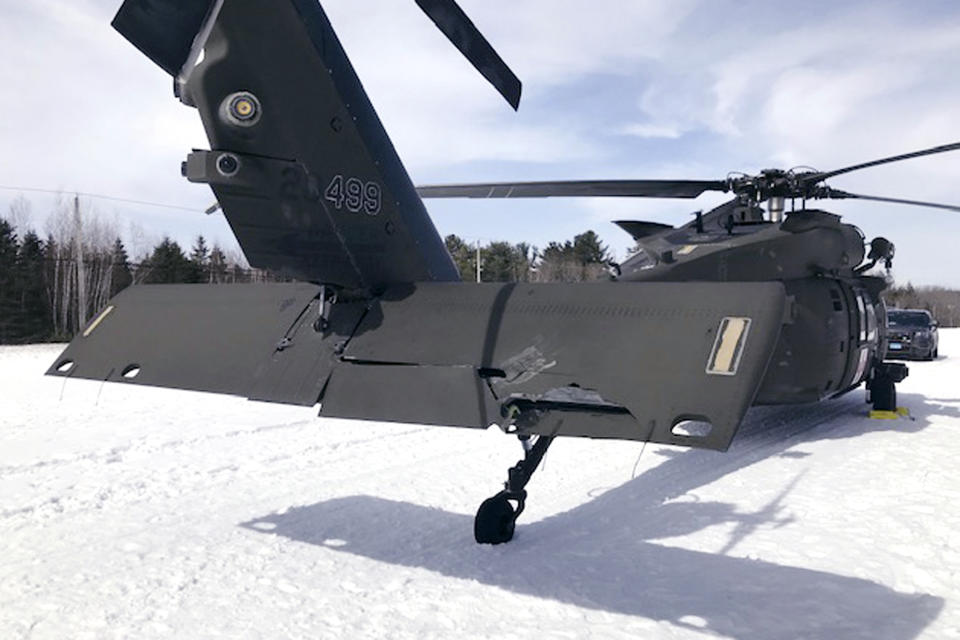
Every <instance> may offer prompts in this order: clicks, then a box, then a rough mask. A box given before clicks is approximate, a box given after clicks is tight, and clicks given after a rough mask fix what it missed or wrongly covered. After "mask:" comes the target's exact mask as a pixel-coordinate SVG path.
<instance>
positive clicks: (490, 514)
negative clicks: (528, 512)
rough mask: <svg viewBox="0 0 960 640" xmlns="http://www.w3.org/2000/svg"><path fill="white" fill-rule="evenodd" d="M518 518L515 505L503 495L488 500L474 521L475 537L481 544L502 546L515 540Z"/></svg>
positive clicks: (478, 510) (478, 511)
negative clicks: (514, 509)
mask: <svg viewBox="0 0 960 640" xmlns="http://www.w3.org/2000/svg"><path fill="white" fill-rule="evenodd" d="M516 522H517V518H516V515H515V514H514V511H513V505H512V504H511V503H510V501H509V500H507V497H506V496H505V495H502V494H497V495H495V496H493V497H492V498H487V499H486V500H484V501H483V503H482V504H481V505H480V508H479V509H477V516H476V518H474V520H473V537H474V539H476V541H477V542H479V543H480V544H501V543H503V542H509V541H510V540H511V539H513V530H514V527H515V525H516Z"/></svg>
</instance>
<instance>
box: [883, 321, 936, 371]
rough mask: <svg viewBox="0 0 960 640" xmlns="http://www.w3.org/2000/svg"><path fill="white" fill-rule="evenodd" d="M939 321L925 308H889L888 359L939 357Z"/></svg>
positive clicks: (930, 358)
mask: <svg viewBox="0 0 960 640" xmlns="http://www.w3.org/2000/svg"><path fill="white" fill-rule="evenodd" d="M937 326H938V325H937V321H936V320H934V319H933V317H932V316H931V315H930V312H929V311H926V310H924V309H888V310H887V359H890V358H914V359H917V360H933V359H934V358H936V357H937V347H938V346H939V344H940V336H939V334H938V332H937Z"/></svg>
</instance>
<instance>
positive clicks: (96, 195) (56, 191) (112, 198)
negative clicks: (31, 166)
mask: <svg viewBox="0 0 960 640" xmlns="http://www.w3.org/2000/svg"><path fill="white" fill-rule="evenodd" d="M0 190H3V191H25V192H28V193H48V194H53V195H76V196H81V197H84V198H94V199H97V200H109V201H111V202H123V203H126V204H139V205H143V206H146V207H160V208H163V209H177V210H180V211H190V212H192V213H203V212H204V211H203V209H197V208H194V207H182V206H180V205H176V204H166V203H163V202H149V201H147V200H134V199H132V198H120V197H117V196H107V195H103V194H99V193H84V192H82V191H64V190H63V189H38V188H35V187H11V186H6V185H0Z"/></svg>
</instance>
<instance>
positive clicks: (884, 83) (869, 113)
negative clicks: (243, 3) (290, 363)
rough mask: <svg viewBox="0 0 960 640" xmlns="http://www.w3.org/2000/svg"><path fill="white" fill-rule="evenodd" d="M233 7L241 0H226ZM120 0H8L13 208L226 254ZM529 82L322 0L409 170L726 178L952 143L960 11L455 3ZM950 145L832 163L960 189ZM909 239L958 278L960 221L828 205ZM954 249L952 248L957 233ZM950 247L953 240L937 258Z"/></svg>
mask: <svg viewBox="0 0 960 640" xmlns="http://www.w3.org/2000/svg"><path fill="white" fill-rule="evenodd" d="M228 1H229V0H228ZM119 4H120V3H119V0H32V1H31V2H29V3H24V2H15V1H14V0H0V60H3V63H2V64H0V83H2V86H3V87H4V89H5V90H4V92H3V96H4V99H3V100H0V149H2V151H3V152H2V153H0V186H4V187H16V188H18V189H19V191H18V190H17V189H13V190H9V189H0V213H4V212H7V211H8V209H9V206H10V203H11V202H12V201H13V199H14V198H16V197H18V195H19V194H20V193H22V194H23V196H24V197H26V198H28V199H29V201H30V203H31V213H30V215H29V217H28V218H27V219H26V221H25V223H26V224H25V226H26V225H29V226H32V227H34V228H36V229H37V230H38V231H40V232H41V233H44V232H45V225H46V224H47V223H46V217H47V215H48V212H49V211H50V210H51V209H52V208H53V206H54V197H53V196H48V195H43V194H37V193H32V192H25V191H22V190H23V189H26V188H39V189H52V190H62V191H63V192H65V193H74V192H83V193H94V194H104V195H110V196H114V197H121V198H130V199H134V200H141V201H149V202H157V203H163V204H167V205H173V206H177V207H183V208H184V210H178V209H172V208H159V207H148V206H142V205H131V204H120V203H117V202H113V201H108V200H102V199H89V198H87V199H84V200H83V202H84V205H85V206H88V207H91V208H92V209H93V210H94V211H96V212H97V213H98V215H100V216H101V217H102V218H103V219H106V220H113V221H116V223H117V225H118V228H121V229H122V230H123V233H124V236H125V240H126V242H127V243H128V246H129V248H130V249H131V252H132V253H134V254H136V253H139V252H142V251H144V250H147V249H149V247H150V246H151V245H152V243H155V242H156V241H157V240H159V239H160V238H162V237H163V236H164V235H170V236H171V237H173V238H174V239H176V240H178V241H179V242H181V244H183V245H190V244H191V243H192V240H193V238H195V237H196V235H197V234H201V233H202V234H203V235H204V236H205V237H206V238H207V239H208V241H211V242H216V243H219V244H220V245H222V246H224V247H227V248H231V247H236V244H235V241H234V240H233V237H232V234H231V233H230V230H229V228H228V226H227V224H226V221H225V220H224V218H223V216H222V214H219V213H218V214H214V215H211V216H207V215H204V214H203V213H202V210H203V209H205V208H206V207H207V206H208V205H210V204H211V203H212V202H213V195H212V193H211V192H210V190H209V188H208V187H206V186H205V185H195V184H190V183H188V182H187V181H186V180H185V179H183V178H182V177H181V176H180V170H179V168H180V162H181V161H182V160H183V159H184V158H185V157H186V154H187V153H188V152H189V151H190V150H191V149H193V148H207V147H208V143H207V140H206V137H205V135H204V133H203V129H202V127H201V125H200V119H199V117H198V115H197V114H196V113H195V112H194V110H193V109H191V108H188V107H186V106H184V105H181V104H180V103H179V102H178V101H177V100H176V99H175V98H174V97H173V94H172V90H171V84H172V83H171V79H170V77H169V76H167V75H166V74H165V73H164V72H163V71H162V70H161V69H159V68H158V67H156V66H154V65H153V63H151V62H150V61H149V60H148V59H147V58H145V57H144V56H142V55H141V54H140V53H139V52H138V51H136V50H135V49H134V48H133V47H132V46H131V45H130V44H129V43H127V42H126V41H125V40H124V39H123V38H122V37H121V36H120V35H119V34H117V33H116V32H114V31H113V30H112V29H111V28H110V26H109V23H110V20H111V18H112V16H113V14H114V13H115V11H116V9H117V8H118V6H119ZM460 4H461V6H462V7H463V9H464V10H465V11H466V13H467V14H468V15H469V16H470V17H471V18H472V19H473V21H474V22H475V24H476V25H477V26H478V27H479V28H480V30H481V31H482V32H483V33H484V34H485V35H486V36H487V38H488V39H489V40H490V42H491V43H492V44H493V45H494V47H495V48H496V49H497V50H498V51H499V53H500V54H501V56H502V57H503V58H504V60H506V62H507V63H508V64H509V65H510V66H511V68H512V69H513V70H514V71H515V72H516V74H517V75H518V76H519V77H520V79H521V80H522V81H523V85H524V86H523V94H524V95H523V100H522V101H521V105H520V110H519V112H516V113H515V112H514V111H513V110H512V109H510V108H509V106H507V105H506V103H505V102H504V101H503V100H502V99H501V98H500V96H499V95H498V94H497V93H496V91H494V90H493V89H492V88H491V87H490V86H489V85H488V84H487V83H486V81H485V80H484V79H483V78H482V77H481V76H480V75H479V74H477V73H476V72H475V71H474V70H473V68H472V67H471V66H470V65H469V63H468V62H467V61H466V60H465V59H464V58H462V56H461V55H460V54H459V53H458V52H457V51H456V50H455V49H454V48H453V47H452V46H451V45H450V44H449V43H448V42H447V40H446V39H445V38H444V37H443V36H442V35H441V34H440V32H439V31H437V30H436V28H435V27H434V25H433V24H432V23H431V22H430V20H429V19H428V18H427V17H426V16H424V15H423V14H422V12H421V11H420V10H419V9H418V8H417V6H416V5H415V3H414V2H412V1H411V2H398V1H397V0H328V1H325V2H323V6H324V8H325V10H326V11H327V13H328V15H329V17H330V19H331V22H332V23H333V25H334V28H335V29H336V30H337V32H338V34H339V36H340V38H341V40H342V42H343V45H344V48H345V49H346V51H347V53H348V55H349V56H350V57H351V60H352V61H353V63H354V66H355V68H356V70H357V72H358V74H359V76H360V78H361V80H362V81H363V83H364V86H365V88H366V90H367V93H368V94H369V95H370V98H371V100H372V102H373V104H374V106H375V107H376V108H377V110H378V112H379V114H380V117H381V119H382V120H383V122H384V124H385V126H386V128H387V131H388V132H389V133H390V135H391V137H392V139H393V142H394V144H395V146H396V148H397V150H398V152H399V154H400V157H401V158H402V159H403V161H404V162H405V164H406V166H407V169H408V171H409V172H410V174H411V176H412V178H413V180H414V182H415V183H418V184H426V183H437V182H471V181H472V182H485V181H505V180H518V181H519V180H547V179H585V178H597V179H601V178H611V179H612V178H623V179H628V178H690V179H709V180H713V179H723V178H724V177H725V176H726V175H727V174H728V173H729V172H731V171H744V172H756V171H759V170H761V169H764V168H772V167H777V168H785V169H786V168H790V167H793V166H797V165H809V166H813V167H815V168H817V169H819V170H829V169H832V168H836V167H842V166H846V165H848V164H855V163H858V162H861V161H865V160H870V159H874V158H878V157H884V156H889V155H895V154H898V153H903V152H908V151H913V150H917V149H922V148H926V147H931V146H935V145H940V144H945V143H949V142H954V141H957V140H960V4H958V3H956V2H951V1H947V0H943V1H939V0H927V1H923V2H917V1H911V2H899V1H898V2H884V1H880V0H869V1H865V2H859V1H855V2H822V1H819V0H811V1H805V2H801V3H798V2H774V1H767V0H762V1H761V0H756V1H750V0H746V1H744V0H740V1H736V2H734V1H725V0H633V1H631V2H622V1H613V0H595V1H593V2H590V3H585V2H582V1H580V2H573V1H569V0H550V1H547V0H514V1H506V0H483V1H481V0H461V2H460ZM958 175H960V152H954V153H952V154H944V155H940V156H935V157H931V158H924V159H917V160H911V161H907V162H903V163H897V164H893V165H889V166H885V167H880V168H875V169H870V170H865V171H861V172H856V173H851V174H849V175H845V176H841V177H838V178H836V179H835V180H832V181H830V182H829V184H830V186H833V187H835V188H838V189H844V190H848V191H853V192H858V193H866V194H872V195H880V196H891V197H901V198H912V199H920V200H930V201H939V202H946V203H953V204H960V181H958V180H957V176H958ZM722 200H723V196H722V195H717V194H712V195H710V194H708V195H705V196H701V198H699V199H697V200H694V201H689V200H674V201H670V200H639V199H557V198H552V199H548V200H541V201H530V200H515V201H509V200H498V201H472V200H434V201H428V202H427V205H428V209H429V211H430V213H431V215H432V217H433V219H434V222H435V224H436V226H437V228H438V230H439V231H440V233H441V234H443V235H446V234H449V233H456V234H458V235H460V236H461V237H464V238H466V239H468V240H471V241H475V240H480V241H481V242H484V243H486V242H489V241H490V240H509V241H511V242H519V241H525V242H528V243H531V244H533V245H536V246H540V247H542V246H544V245H546V244H547V243H548V242H549V241H551V240H561V241H562V240H564V239H569V238H572V237H573V236H574V235H575V234H577V233H581V232H583V231H585V230H587V229H593V230H595V231H596V232H597V233H598V234H599V235H600V236H601V238H602V239H603V241H604V242H606V243H607V244H608V246H609V247H610V248H611V250H612V252H613V253H614V254H616V256H617V257H619V258H621V259H622V258H623V257H624V256H625V254H626V250H627V248H628V247H629V246H631V244H632V240H631V239H630V237H629V236H628V235H627V234H626V233H624V232H623V231H621V230H620V229H619V228H617V227H616V226H615V225H613V224H612V223H611V222H610V221H611V220H617V219H641V220H654V221H659V222H666V223H669V224H675V225H678V224H682V223H684V222H686V221H687V220H689V217H690V215H691V213H692V212H693V211H695V210H697V209H705V208H709V207H710V206H712V205H713V204H717V203H719V202H721V201H722ZM823 206H824V207H825V208H827V209H828V210H830V211H833V212H835V213H838V214H841V215H843V216H844V218H845V220H846V221H847V222H850V223H852V224H855V225H857V226H859V227H860V228H861V229H862V230H863V231H864V233H865V235H866V237H867V239H868V240H869V239H871V238H873V237H875V236H878V235H882V236H884V237H887V238H889V239H890V240H892V241H893V242H894V243H895V244H896V247H897V257H896V260H895V262H894V271H893V275H894V277H895V278H896V281H897V282H898V283H900V284H905V283H906V282H908V281H910V282H912V283H914V284H922V285H944V286H952V287H960V265H958V263H957V261H955V260H954V259H953V256H952V255H951V250H950V247H951V246H953V243H954V242H960V214H956V213H950V212H945V211H939V210H933V209H921V208H915V207H906V206H899V205H888V204H878V203H863V202H850V201H833V202H827V203H824V205H823ZM944 243H946V244H944ZM945 251H946V253H944V252H945Z"/></svg>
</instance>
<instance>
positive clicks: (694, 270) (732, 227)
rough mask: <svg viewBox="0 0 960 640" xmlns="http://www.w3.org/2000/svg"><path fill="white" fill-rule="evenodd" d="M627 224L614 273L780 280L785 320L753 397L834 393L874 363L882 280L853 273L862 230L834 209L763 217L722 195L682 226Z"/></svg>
mask: <svg viewBox="0 0 960 640" xmlns="http://www.w3.org/2000/svg"><path fill="white" fill-rule="evenodd" d="M623 226H624V228H627V227H628V224H627V223H625V224H624V225H623ZM633 228H634V234H635V237H636V239H637V251H636V253H635V254H634V255H633V256H632V257H631V258H630V259H628V260H627V261H626V262H625V263H624V264H623V265H621V266H620V273H619V277H618V279H619V280H622V281H661V282H684V281H711V282H757V281H779V282H781V283H782V284H783V287H784V290H785V293H786V295H787V301H788V304H787V306H786V312H785V317H784V324H783V326H782V329H781V332H780V336H779V338H778V342H777V346H776V348H775V350H774V353H773V355H772V357H771V359H770V363H769V365H768V367H767V371H766V374H765V376H764V378H763V383H762V385H761V387H760V389H759V390H758V392H757V395H756V398H755V400H754V404H792V403H803V402H815V401H818V400H822V399H825V398H828V397H833V396H836V395H839V394H842V393H845V392H847V391H849V390H851V389H854V388H856V387H857V386H859V385H860V384H861V383H863V382H868V381H869V380H870V378H871V376H872V375H873V374H874V372H875V370H877V369H878V367H881V366H882V363H883V358H884V355H885V353H884V352H885V350H886V310H885V306H884V302H883V300H882V299H881V297H880V292H881V291H882V290H883V289H884V288H886V280H885V279H884V278H883V277H878V276H867V275H861V274H860V273H859V272H858V266H859V265H861V263H862V262H863V261H864V257H865V249H864V237H863V234H862V233H861V232H860V230H859V229H858V228H857V227H855V226H853V225H850V224H845V223H843V222H841V221H840V217H839V216H836V215H834V214H831V213H828V212H825V211H820V210H799V211H795V212H792V213H788V214H787V215H786V218H785V219H783V220H780V221H770V220H765V219H764V218H763V215H762V212H761V211H760V210H759V209H757V208H755V207H743V206H736V204H735V203H728V205H724V206H721V207H719V208H718V209H717V210H714V211H713V212H710V213H709V214H707V215H705V216H699V215H698V219H697V220H696V221H694V222H691V223H689V224H687V225H684V226H682V227H680V228H676V229H674V228H670V229H658V228H656V227H654V226H650V227H646V228H645V227H642V226H641V227H636V226H635V227H633ZM646 231H652V233H650V235H643V234H644V233H645V232H646ZM861 270H862V268H861Z"/></svg>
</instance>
